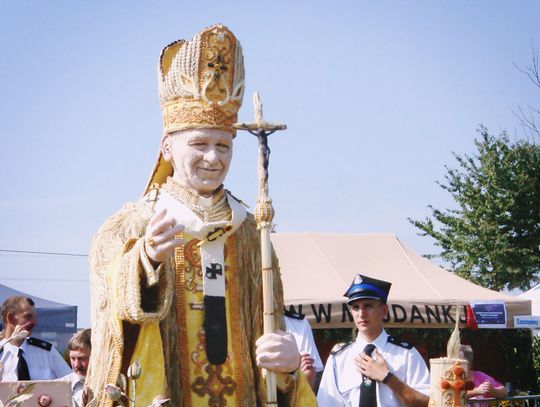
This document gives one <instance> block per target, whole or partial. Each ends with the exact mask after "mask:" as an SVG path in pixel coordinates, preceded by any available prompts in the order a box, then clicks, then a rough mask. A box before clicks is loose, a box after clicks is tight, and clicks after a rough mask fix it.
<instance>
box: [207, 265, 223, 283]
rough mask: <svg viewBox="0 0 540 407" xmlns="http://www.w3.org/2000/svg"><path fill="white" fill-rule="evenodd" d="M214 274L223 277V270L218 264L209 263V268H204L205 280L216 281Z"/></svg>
mask: <svg viewBox="0 0 540 407" xmlns="http://www.w3.org/2000/svg"><path fill="white" fill-rule="evenodd" d="M216 274H219V275H220V276H221V275H223V268H222V267H221V264H219V263H210V267H207V268H206V278H209V279H210V280H216V279H217V277H216Z"/></svg>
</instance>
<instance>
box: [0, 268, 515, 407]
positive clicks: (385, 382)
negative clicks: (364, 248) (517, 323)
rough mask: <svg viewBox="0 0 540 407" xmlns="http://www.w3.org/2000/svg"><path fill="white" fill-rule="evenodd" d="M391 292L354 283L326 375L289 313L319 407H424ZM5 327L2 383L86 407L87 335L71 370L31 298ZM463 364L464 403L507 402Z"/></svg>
mask: <svg viewBox="0 0 540 407" xmlns="http://www.w3.org/2000/svg"><path fill="white" fill-rule="evenodd" d="M390 286H391V284H390V283H388V282H385V281H382V280H377V279H374V278H370V277H368V276H365V275H360V274H358V275H357V276H356V277H355V279H354V281H353V283H352V284H351V286H350V287H349V289H348V290H347V292H346V294H345V296H346V297H347V303H348V305H349V308H350V310H351V313H352V315H353V318H354V322H355V324H356V328H357V330H358V335H357V338H356V340H355V341H352V342H350V343H346V344H339V345H337V346H336V347H335V348H334V349H333V350H332V352H331V353H330V356H329V358H328V360H327V362H326V366H325V368H324V373H323V364H322V361H321V359H320V356H319V353H318V351H317V347H316V345H315V342H314V340H313V333H312V331H311V327H310V326H309V323H308V322H307V321H306V320H305V316H304V315H302V314H296V313H292V312H290V311H285V326H286V331H287V332H289V333H291V334H292V335H293V336H294V338H295V341H296V344H297V347H298V351H299V353H300V355H301V358H300V360H301V361H300V364H299V366H298V369H299V370H300V371H302V372H303V374H304V375H305V376H306V378H307V380H308V382H309V384H310V385H311V388H312V389H313V392H314V393H315V394H317V403H318V405H319V406H330V407H333V406H336V407H337V406H352V405H355V406H356V405H359V406H361V407H368V406H369V407H371V406H394V405H395V406H402V405H404V406H427V404H428V396H429V372H428V368H427V366H426V364H425V362H424V360H423V359H422V357H421V356H420V354H419V353H418V351H417V350H416V349H415V348H414V347H412V346H411V345H410V344H408V343H406V342H402V341H400V340H398V339H396V338H393V337H392V336H390V335H388V334H387V333H386V332H385V330H384V326H383V320H384V317H385V315H386V313H387V312H388V307H387V305H386V300H387V297H388V293H389V290H390ZM2 323H3V331H2V334H1V337H2V342H1V348H0V372H1V373H0V379H1V381H4V382H5V381H8V382H9V381H26V380H63V381H68V382H69V383H70V388H71V391H72V397H73V406H74V407H83V406H85V405H86V401H87V395H86V393H85V392H84V390H85V378H86V374H87V370H88V367H89V362H90V355H91V351H92V344H91V330H90V329H84V330H81V331H79V332H77V333H76V334H74V335H73V337H72V338H71V339H70V341H69V343H68V346H67V350H66V359H67V361H69V365H68V363H66V360H65V359H64V358H63V357H62V356H61V355H60V353H59V352H58V351H57V350H56V349H55V348H54V346H52V344H51V343H48V342H46V341H43V340H40V339H37V338H34V337H31V336H30V335H31V333H32V330H33V328H34V327H35V326H36V324H37V317H36V310H35V306H34V302H33V300H32V299H31V298H28V297H24V296H15V297H10V298H8V299H7V300H6V301H5V302H4V303H3V305H2ZM460 358H462V359H465V360H466V361H467V366H468V373H467V377H468V378H469V380H470V381H472V382H473V383H474V388H472V389H471V390H469V391H468V392H467V399H477V398H485V397H499V398H500V397H504V396H506V389H505V387H504V386H503V385H502V384H501V383H499V382H498V381H497V380H495V379H494V378H492V377H491V376H489V375H487V374H485V373H483V372H481V371H478V370H473V366H474V365H473V351H472V348H471V347H470V346H469V345H462V346H461V347H460ZM321 374H322V380H320V379H321V378H320V375H321ZM317 379H319V380H320V385H319V380H317ZM476 405H479V406H484V405H486V406H487V404H482V403H477V404H476Z"/></svg>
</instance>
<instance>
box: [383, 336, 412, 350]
mask: <svg viewBox="0 0 540 407" xmlns="http://www.w3.org/2000/svg"><path fill="white" fill-rule="evenodd" d="M386 341H387V342H389V343H391V344H392V345H396V346H401V347H402V348H405V349H412V347H413V346H412V344H410V343H409V342H405V341H402V340H401V339H398V338H394V337H393V336H389V337H388V339H387V340H386Z"/></svg>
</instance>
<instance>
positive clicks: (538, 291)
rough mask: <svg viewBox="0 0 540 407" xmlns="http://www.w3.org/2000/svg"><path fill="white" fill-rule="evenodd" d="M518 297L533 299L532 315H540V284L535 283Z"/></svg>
mask: <svg viewBox="0 0 540 407" xmlns="http://www.w3.org/2000/svg"><path fill="white" fill-rule="evenodd" d="M518 298H523V299H526V300H531V302H532V315H537V316H540V284H537V285H535V286H534V287H533V288H531V289H530V290H529V291H525V292H524V293H521V294H519V295H518Z"/></svg>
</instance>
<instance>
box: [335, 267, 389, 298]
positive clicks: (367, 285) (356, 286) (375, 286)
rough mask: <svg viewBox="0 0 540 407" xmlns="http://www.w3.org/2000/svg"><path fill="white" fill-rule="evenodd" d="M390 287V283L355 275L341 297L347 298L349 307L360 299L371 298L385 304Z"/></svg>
mask: <svg viewBox="0 0 540 407" xmlns="http://www.w3.org/2000/svg"><path fill="white" fill-rule="evenodd" d="M391 286H392V283H389V282H387V281H383V280H377V279H376V278H372V277H368V276H365V275H362V274H357V275H356V276H355V277H354V280H353V282H352V284H351V286H350V287H349V289H348V290H347V292H346V293H345V294H343V296H344V297H347V298H348V300H347V304H349V305H350V304H351V303H353V302H354V301H356V300H359V299H362V298H372V299H376V300H379V301H382V302H383V303H384V304H386V300H387V299H388V293H389V292H390V287H391Z"/></svg>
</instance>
